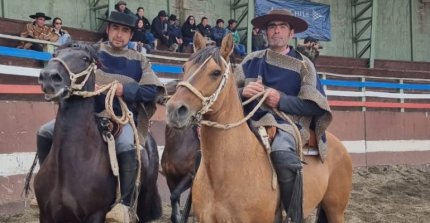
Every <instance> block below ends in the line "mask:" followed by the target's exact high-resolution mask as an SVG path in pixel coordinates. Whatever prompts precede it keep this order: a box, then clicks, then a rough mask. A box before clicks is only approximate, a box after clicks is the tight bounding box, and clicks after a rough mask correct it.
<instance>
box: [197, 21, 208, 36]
mask: <svg viewBox="0 0 430 223" xmlns="http://www.w3.org/2000/svg"><path fill="white" fill-rule="evenodd" d="M197 29H198V30H199V32H200V33H201V34H202V35H203V36H205V37H211V26H210V25H206V26H203V24H201V23H200V24H199V25H197Z"/></svg>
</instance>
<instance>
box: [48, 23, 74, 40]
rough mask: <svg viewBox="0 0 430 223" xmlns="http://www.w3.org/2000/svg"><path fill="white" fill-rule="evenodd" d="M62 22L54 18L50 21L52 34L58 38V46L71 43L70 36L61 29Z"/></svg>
mask: <svg viewBox="0 0 430 223" xmlns="http://www.w3.org/2000/svg"><path fill="white" fill-rule="evenodd" d="M62 26H63V21H62V20H61V18H59V17H55V18H54V20H52V32H53V33H54V35H57V36H58V40H57V43H58V44H60V45H63V44H66V43H69V42H72V37H71V36H70V34H69V33H68V32H67V31H66V30H64V29H63V28H62Z"/></svg>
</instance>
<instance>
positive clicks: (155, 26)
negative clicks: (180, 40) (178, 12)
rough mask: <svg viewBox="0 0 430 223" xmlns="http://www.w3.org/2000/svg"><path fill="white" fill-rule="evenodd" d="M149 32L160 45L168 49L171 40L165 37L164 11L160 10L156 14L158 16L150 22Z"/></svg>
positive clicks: (165, 18) (165, 21) (167, 36)
mask: <svg viewBox="0 0 430 223" xmlns="http://www.w3.org/2000/svg"><path fill="white" fill-rule="evenodd" d="M151 32H152V34H154V37H155V38H157V39H159V40H160V42H161V44H163V45H165V46H167V47H170V46H171V45H172V40H170V39H169V35H167V14H166V11H164V10H161V11H159V12H158V16H157V17H155V18H154V19H153V20H152V24H151Z"/></svg>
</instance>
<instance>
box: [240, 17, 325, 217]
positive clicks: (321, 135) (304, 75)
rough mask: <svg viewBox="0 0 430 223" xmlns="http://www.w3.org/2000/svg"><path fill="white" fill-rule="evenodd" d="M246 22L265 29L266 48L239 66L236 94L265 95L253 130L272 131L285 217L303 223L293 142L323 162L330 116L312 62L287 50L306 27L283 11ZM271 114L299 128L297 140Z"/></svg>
mask: <svg viewBox="0 0 430 223" xmlns="http://www.w3.org/2000/svg"><path fill="white" fill-rule="evenodd" d="M251 23H252V25H254V27H257V28H260V29H265V30H266V35H267V40H268V42H269V49H266V50H260V51H256V52H253V53H251V54H249V55H248V56H247V57H245V59H244V60H243V61H242V63H241V66H239V67H238V72H239V75H243V76H244V77H245V87H244V88H243V90H242V91H241V95H242V97H243V98H244V99H247V98H251V97H252V96H254V95H256V94H257V93H259V92H261V91H264V90H266V91H267V92H268V97H267V99H266V100H265V101H264V102H265V108H260V109H259V110H258V111H257V112H256V113H255V114H254V116H253V117H252V120H253V121H254V122H253V124H255V126H258V127H259V126H264V127H266V129H270V130H272V131H270V132H271V133H272V134H273V137H274V138H273V141H272V145H271V147H272V151H271V153H270V158H271V160H272V164H273V167H274V168H275V170H276V173H277V175H278V182H279V185H280V190H281V201H282V204H283V206H284V208H285V210H286V212H287V214H288V217H289V218H291V220H292V221H293V222H295V223H299V222H302V221H303V208H302V199H303V198H302V197H303V194H302V183H301V182H302V176H301V168H302V167H301V160H300V159H299V157H298V154H297V153H296V151H297V150H296V147H297V144H298V140H297V137H301V138H302V139H303V142H308V144H314V145H311V147H312V146H313V147H315V148H318V150H319V153H320V157H321V159H322V160H324V159H325V158H326V157H327V149H326V147H327V145H326V138H325V130H326V128H327V127H328V125H329V123H330V122H331V119H332V115H331V111H330V107H329V105H328V103H327V99H326V97H325V94H324V91H323V89H322V87H321V85H320V84H318V83H319V80H318V77H317V75H316V72H315V68H314V66H313V64H312V62H311V61H310V60H309V59H308V58H307V57H305V56H303V55H301V54H300V53H299V52H297V51H296V50H295V49H294V48H293V47H292V46H289V45H288V42H289V41H290V40H291V39H292V38H293V37H294V33H299V32H303V31H305V30H306V29H307V27H308V25H307V23H306V22H305V21H304V20H302V19H301V18H298V17H295V16H294V15H293V14H292V13H291V12H290V11H288V10H272V11H270V12H269V13H268V14H266V15H263V16H259V17H256V18H254V19H253V20H252V21H251ZM254 106H255V103H254V104H251V105H247V106H245V109H244V110H245V113H249V112H250V111H251V110H252V108H254ZM272 109H278V110H279V111H281V112H284V113H285V114H287V115H288V116H290V118H291V119H292V120H293V122H294V123H295V125H296V126H297V127H298V129H300V136H297V135H296V134H295V131H294V128H293V126H291V124H289V123H288V122H287V121H286V120H284V119H282V118H281V117H279V116H278V115H276V114H275V112H273V110H272ZM274 127H275V128H274ZM273 130H274V131H273ZM268 132H269V131H268ZM312 132H315V137H316V140H314V141H313V142H312V141H309V139H310V138H311V134H312ZM293 192H294V193H293ZM293 195H294V196H293Z"/></svg>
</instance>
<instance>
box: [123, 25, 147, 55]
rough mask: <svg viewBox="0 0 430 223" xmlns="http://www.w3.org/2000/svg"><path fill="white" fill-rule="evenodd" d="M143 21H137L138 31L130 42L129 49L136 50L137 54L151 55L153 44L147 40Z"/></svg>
mask: <svg viewBox="0 0 430 223" xmlns="http://www.w3.org/2000/svg"><path fill="white" fill-rule="evenodd" d="M144 23H145V22H144V21H143V19H137V21H136V29H135V30H134V33H133V37H132V38H131V41H130V42H129V45H128V48H130V49H134V50H136V51H137V52H140V53H142V54H146V53H150V51H151V48H152V47H151V43H150V42H149V40H148V39H147V38H146V31H145V29H144V27H145V25H144Z"/></svg>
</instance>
